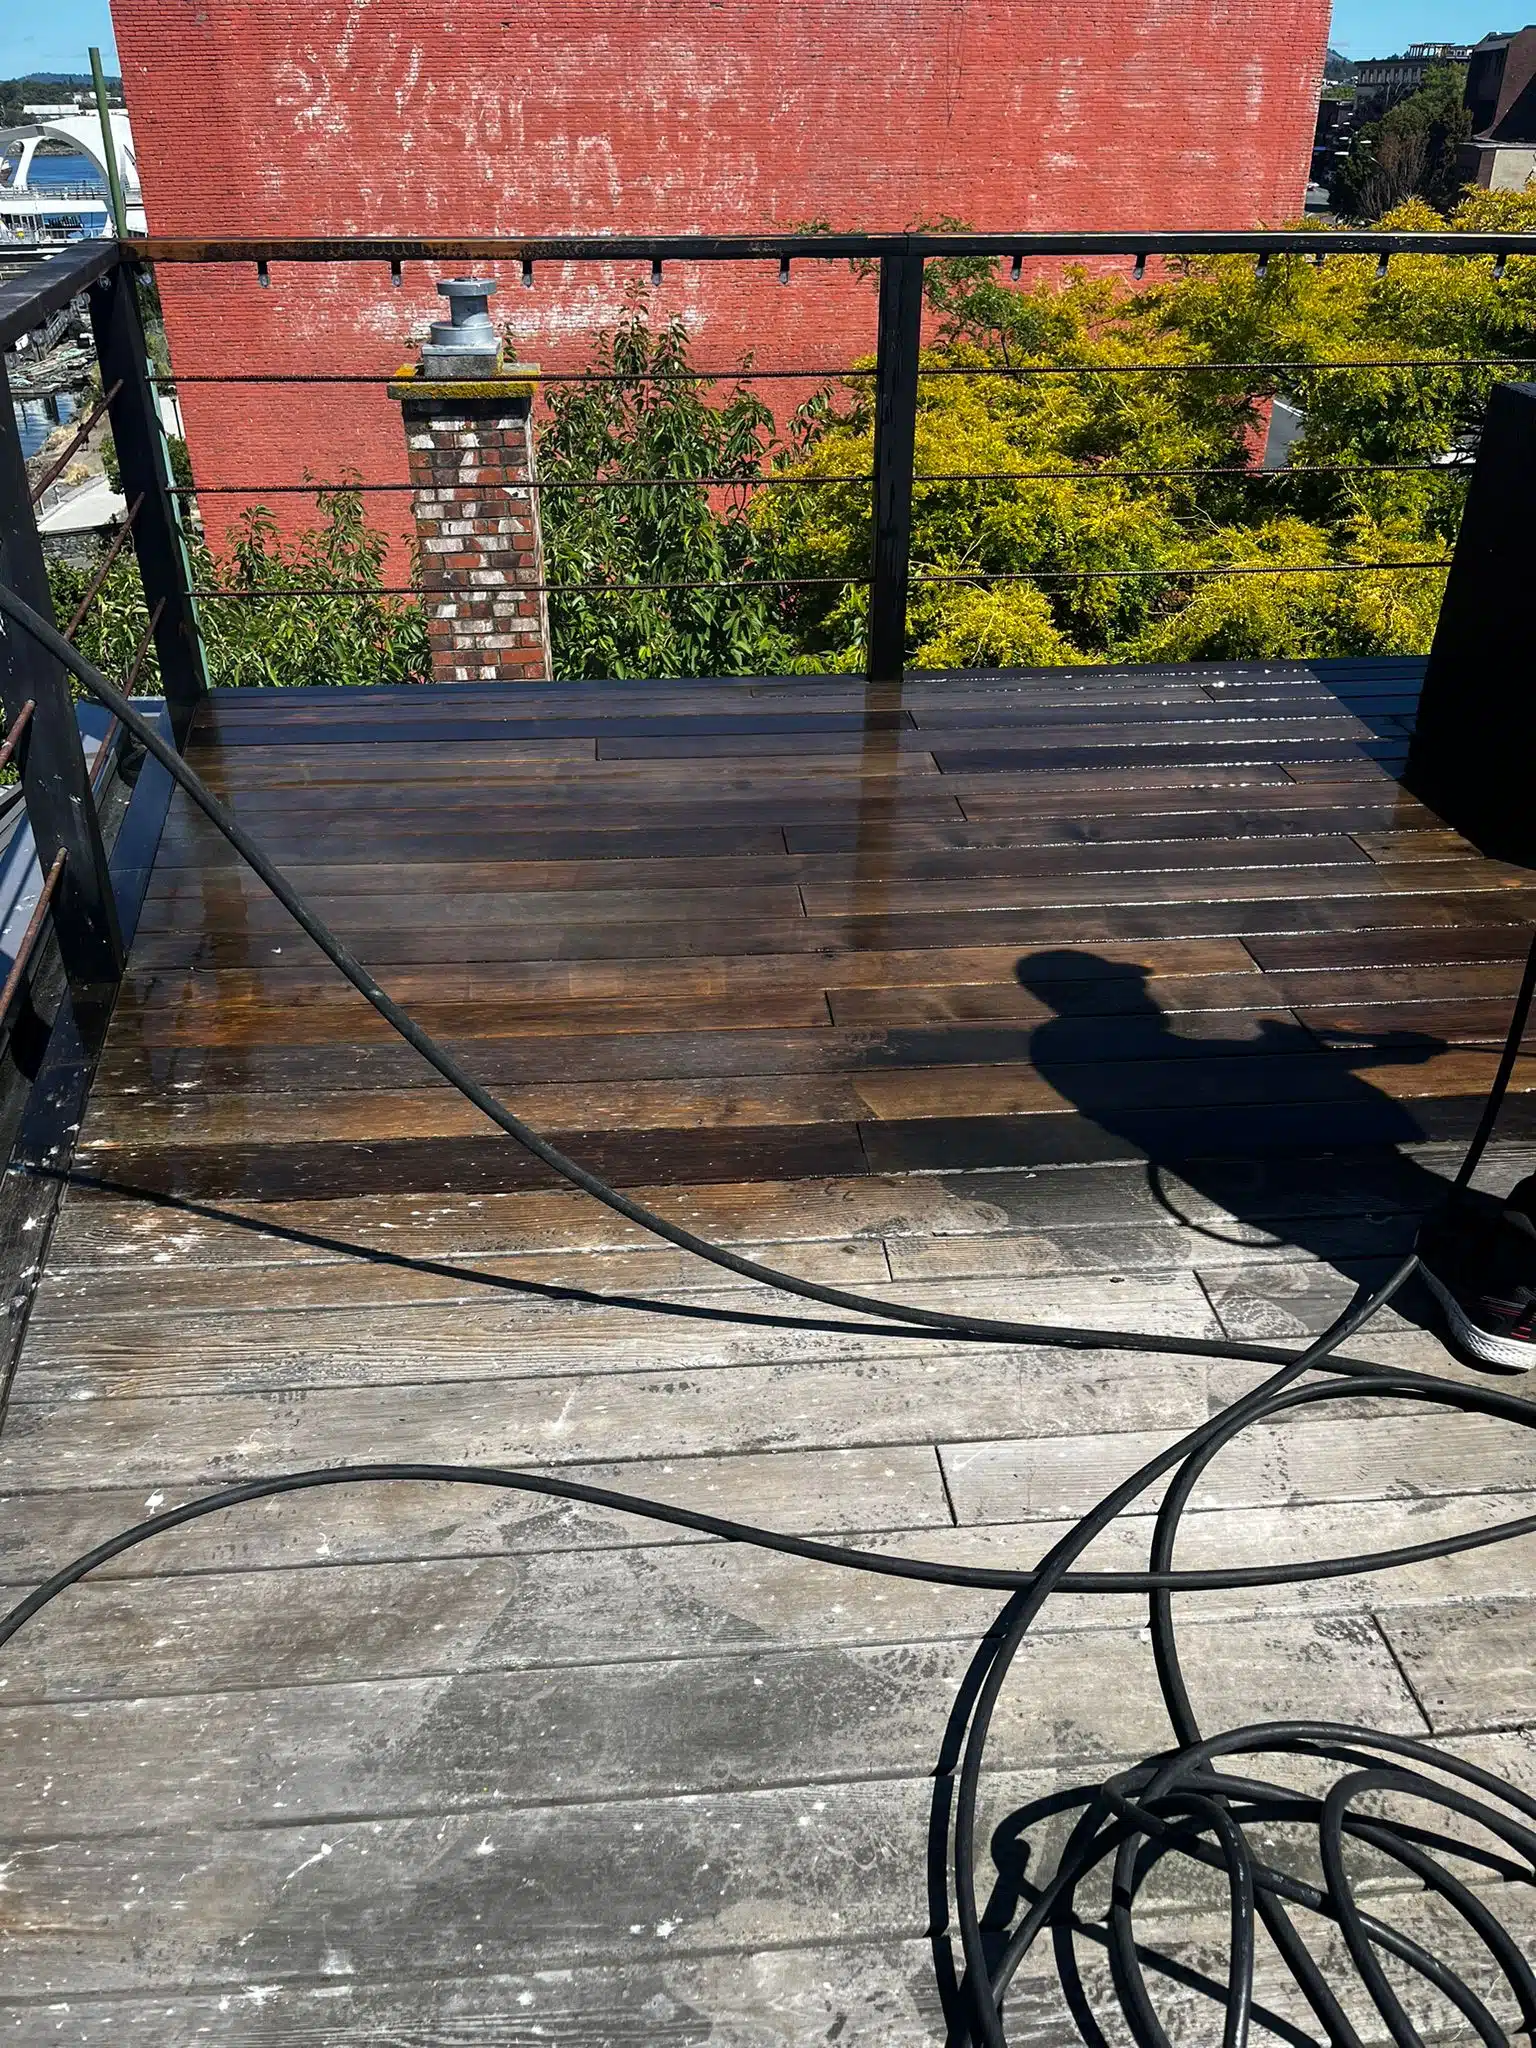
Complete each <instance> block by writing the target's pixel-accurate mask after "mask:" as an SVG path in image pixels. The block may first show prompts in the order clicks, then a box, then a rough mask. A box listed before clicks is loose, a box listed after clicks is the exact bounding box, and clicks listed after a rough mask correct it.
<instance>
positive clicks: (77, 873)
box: [0, 355, 123, 1002]
mask: <svg viewBox="0 0 1536 2048" xmlns="http://www.w3.org/2000/svg"><path fill="white" fill-rule="evenodd" d="M0 583H5V584H7V585H8V586H9V587H10V588H11V589H12V590H14V591H15V592H16V594H17V595H18V596H19V597H23V598H25V599H26V601H27V603H28V604H29V605H31V606H32V608H33V609H34V611H39V612H41V613H42V615H43V617H44V618H46V619H51V618H52V617H53V604H52V601H51V599H50V597H49V592H48V569H47V565H46V563H45V562H44V560H43V546H42V542H41V540H39V538H38V533H37V526H36V523H35V521H34V519H33V516H32V496H31V490H30V488H29V485H28V482H27V465H26V461H25V459H24V457H23V455H22V452H21V436H20V434H19V432H18V431H17V426H16V413H15V409H14V408H13V406H12V404H11V382H10V378H9V377H8V376H7V375H6V370H5V358H4V356H3V355H0ZM0 698H3V699H4V703H5V722H6V725H7V727H8V728H9V727H12V726H14V725H15V723H16V721H17V720H18V718H20V717H21V714H22V712H23V710H24V708H25V706H26V705H27V704H28V703H30V704H31V706H32V711H31V714H30V717H29V718H28V720H27V725H26V730H25V735H24V737H23V739H22V742H21V745H20V747H19V748H18V750H17V756H16V759H17V766H18V767H19V769H20V771H21V786H22V790H23V792H24V794H25V796H26V802H27V818H28V820H29V822H30V823H31V826H32V837H33V840H34V842H35V844H36V847H37V857H38V861H39V862H40V864H41V867H42V871H43V873H44V874H47V873H48V871H49V870H50V868H51V867H52V866H53V863H54V860H55V858H56V856H57V855H58V854H59V853H60V852H62V853H63V854H64V856H65V862H64V872H63V874H62V876H61V877H60V880H59V884H58V888H57V892H56V894H55V896H54V912H53V928H54V931H55V933H56V934H57V936H58V941H59V953H60V956H61V958H62V959H63V962H64V971H65V973H66V974H67V975H68V976H69V982H70V987H71V990H72V991H73V993H74V994H75V995H77V996H79V997H81V998H82V999H84V1000H87V1001H94V1002H99V1001H100V1000H101V999H102V997H103V996H104V995H106V994H108V993H110V991H111V989H112V988H113V987H114V986H115V985H116V983H117V982H118V980H119V979H120V977H121V975H122V971H123V941H122V935H121V933H120V932H119V930H118V923H117V910H116V908H115V905H114V902H113V896H112V881H111V876H110V874H109V872H108V869H107V855H106V848H105V847H104V846H103V844H102V838H101V825H100V822H99V820H98V819H97V816H96V804H95V801H94V799H93V798H92V795H91V786H90V782H89V779H88V778H87V776H86V772H85V754H84V750H83V749H82V747H81V745H80V727H79V724H78V722H77V720H76V718H75V706H74V700H73V698H72V697H71V695H70V688H69V678H68V677H67V676H66V675H65V673H64V670H63V668H62V667H61V666H60V664H59V663H58V662H57V661H55V660H54V659H53V657H52V656H51V655H50V654H46V653H45V652H44V651H43V649H42V648H41V647H40V646H39V645H38V644H37V642H36V641H35V640H33V639H32V638H31V637H30V635H28V634H27V633H25V632H23V630H22V629H21V627H20V626H16V625H12V624H10V623H9V622H8V621H6V620H4V619H3V618H0Z"/></svg>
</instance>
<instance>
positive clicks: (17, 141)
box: [0, 108, 145, 253]
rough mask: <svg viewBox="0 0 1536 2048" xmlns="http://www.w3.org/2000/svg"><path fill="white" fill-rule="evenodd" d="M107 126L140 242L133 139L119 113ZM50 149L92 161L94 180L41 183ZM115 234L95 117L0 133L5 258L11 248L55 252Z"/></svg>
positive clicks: (0, 233)
mask: <svg viewBox="0 0 1536 2048" xmlns="http://www.w3.org/2000/svg"><path fill="white" fill-rule="evenodd" d="M109 119H110V121H111V124H112V147H113V150H114V153H115V154H116V157H117V168H118V175H119V176H120V177H121V179H122V181H123V204H124V209H125V211H126V213H127V217H128V232H129V233H130V234H138V235H142V234H143V233H144V231H145V221H144V199H143V194H142V193H141V191H140V189H139V165H138V158H137V155H136V153H135V151H134V146H133V131H132V129H131V128H130V127H129V125H128V116H127V115H126V114H125V113H124V112H122V110H121V109H120V108H115V109H113V111H112V112H111V114H110V115H109ZM45 143H52V144H57V145H62V147H63V148H64V149H65V150H67V151H68V152H69V154H70V155H72V156H81V157H84V158H86V159H87V161H88V162H89V163H90V165H91V168H92V172H93V176H92V177H91V179H89V180H88V181H82V182H80V183H79V184H66V185H56V184H45V183H39V182H38V179H37V177H36V175H35V173H36V168H37V163H38V152H39V150H40V149H42V147H43V145H44V144H45ZM52 153H53V152H52V151H49V152H47V154H48V155H51V154H52ZM46 160H47V156H46V155H45V157H44V161H46ZM112 232H113V229H112V208H111V204H110V202H109V200H108V198H107V166H106V150H105V146H104V145H103V142H102V137H101V123H100V121H99V120H98V119H97V117H96V115H95V114H93V113H92V114H60V115H58V116H57V117H55V118H54V119H51V120H46V121H24V122H22V123H21V124H20V126H19V127H15V128H0V253H3V251H4V249H5V246H6V244H7V243H19V244H21V245H22V246H23V247H28V248H36V247H39V246H41V247H45V248H56V247H58V246H60V245H61V244H63V243H66V242H72V241H80V240H82V239H86V240H89V239H94V238H96V237H99V236H102V235H110V234H111V233H112Z"/></svg>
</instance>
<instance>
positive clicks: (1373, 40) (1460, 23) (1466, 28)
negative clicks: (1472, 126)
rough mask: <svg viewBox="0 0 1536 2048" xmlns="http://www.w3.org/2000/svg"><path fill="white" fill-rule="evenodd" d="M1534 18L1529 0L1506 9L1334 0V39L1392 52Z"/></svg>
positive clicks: (1449, 0) (1472, 3)
mask: <svg viewBox="0 0 1536 2048" xmlns="http://www.w3.org/2000/svg"><path fill="white" fill-rule="evenodd" d="M1533 19H1536V6H1533V5H1532V4H1530V0H1526V4H1525V5H1523V6H1507V5H1506V6H1505V7H1504V9H1503V11H1502V12H1500V11H1499V10H1498V8H1497V6H1494V7H1490V5H1489V0H1334V9H1333V34H1332V36H1331V37H1330V38H1329V40H1330V41H1331V42H1332V44H1333V47H1334V48H1335V49H1336V50H1341V51H1342V52H1343V54H1344V55H1345V56H1346V57H1390V56H1393V55H1394V54H1395V53H1396V52H1398V51H1399V50H1405V49H1406V48H1407V47H1408V45H1409V44H1410V43H1475V42H1476V41H1477V40H1478V39H1479V37H1481V36H1485V35H1487V34H1488V33H1489V32H1490V31H1491V30H1494V29H1510V28H1523V27H1524V26H1525V24H1526V23H1527V22H1528V21H1531V20H1533Z"/></svg>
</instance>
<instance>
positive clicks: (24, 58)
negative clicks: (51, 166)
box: [0, 0, 1536, 78]
mask: <svg viewBox="0 0 1536 2048" xmlns="http://www.w3.org/2000/svg"><path fill="white" fill-rule="evenodd" d="M1491 4H1492V0H1337V4H1336V5H1335V8H1334V14H1333V36H1332V41H1333V46H1334V48H1335V49H1337V50H1342V51H1343V52H1344V54H1345V56H1346V57H1385V56H1388V55H1390V54H1391V53H1392V52H1393V51H1394V50H1401V49H1403V48H1404V47H1405V46H1406V45H1407V44H1409V43H1421V42H1425V43H1427V42H1461V43H1475V42H1476V41H1477V39H1478V37H1479V36H1481V35H1485V34H1486V33H1487V32H1488V30H1489V29H1494V28H1519V27H1521V26H1523V24H1524V23H1525V22H1526V21H1527V20H1529V19H1531V18H1533V17H1536V0H1525V4H1524V5H1517V6H1510V7H1507V8H1506V10H1505V13H1504V14H1498V13H1497V12H1490V5H1491ZM92 43H96V44H98V45H99V46H100V49H101V52H102V55H103V57H104V59H105V60H106V64H107V68H108V69H109V70H113V71H115V70H116V68H117V56H116V51H115V49H114V46H113V41H112V15H111V10H110V8H109V7H108V4H107V0H47V4H46V5H44V4H40V0H0V78H14V77H16V76H18V75H19V74H21V73H24V72H28V71H84V70H85V69H86V55H85V53H86V50H87V49H88V48H89V47H90V45H91V44H92Z"/></svg>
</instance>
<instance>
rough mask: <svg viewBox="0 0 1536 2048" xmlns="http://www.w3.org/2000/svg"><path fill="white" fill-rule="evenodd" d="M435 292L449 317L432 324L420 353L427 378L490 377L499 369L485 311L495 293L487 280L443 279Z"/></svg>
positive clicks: (492, 281)
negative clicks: (445, 307) (429, 336)
mask: <svg viewBox="0 0 1536 2048" xmlns="http://www.w3.org/2000/svg"><path fill="white" fill-rule="evenodd" d="M437 288H438V291H439V292H440V293H441V294H442V296H443V297H444V298H445V299H446V300H447V301H448V305H449V308H450V310H451V314H452V317H451V318H450V319H447V320H434V321H433V322H432V333H431V339H430V340H429V341H428V343H427V345H426V347H425V348H423V350H422V352H421V366H422V369H423V371H424V372H425V374H426V375H427V376H428V377H455V376H457V377H470V378H474V377H494V376H496V375H497V373H498V372H499V370H500V368H501V338H500V336H499V335H498V334H497V332H496V329H495V326H494V325H493V323H492V320H491V316H490V314H489V312H488V311H487V310H486V302H487V300H488V299H489V298H490V296H491V293H492V292H493V291H495V289H496V280H495V279H494V278H491V277H445V278H440V279H439V280H438V286H437Z"/></svg>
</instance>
